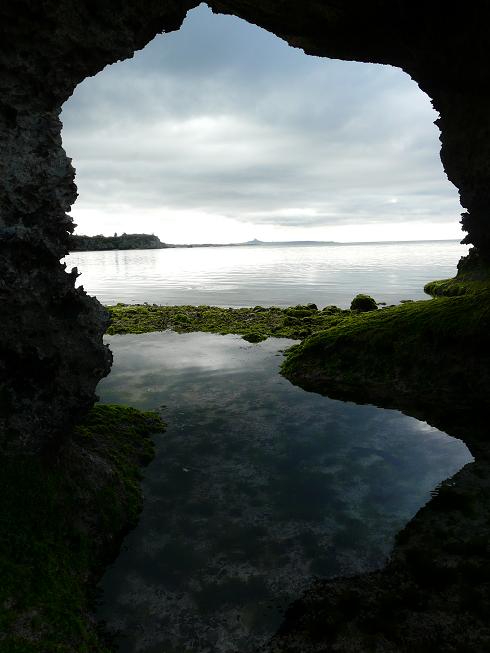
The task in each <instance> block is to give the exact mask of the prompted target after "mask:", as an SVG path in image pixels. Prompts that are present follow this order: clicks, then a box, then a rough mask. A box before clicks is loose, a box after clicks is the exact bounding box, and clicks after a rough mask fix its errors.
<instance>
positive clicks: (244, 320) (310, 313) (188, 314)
mask: <svg viewBox="0 0 490 653" xmlns="http://www.w3.org/2000/svg"><path fill="white" fill-rule="evenodd" d="M107 309H108V310H109V312H110V314H111V318H112V320H111V324H110V326H109V328H108V331H107V332H108V333H109V334H111V335H113V334H117V333H147V332H150V331H164V330H166V329H172V330H174V331H177V332H179V333H189V332H192V331H204V332H209V333H220V334H229V333H235V334H240V335H243V336H244V337H245V339H246V340H249V342H260V340H264V339H265V338H268V337H270V336H275V337H282V338H293V339H298V338H305V337H306V336H308V335H310V334H312V333H316V332H317V331H321V330H322V329H325V328H327V327H329V326H332V325H333V324H337V323H338V322H339V321H341V320H343V319H345V318H346V317H347V316H348V315H349V314H350V311H343V310H342V309H340V308H337V307H336V306H329V307H327V308H326V309H324V310H323V311H319V310H318V309H317V307H316V305H315V304H307V305H301V306H291V307H288V308H277V307H275V306H272V307H269V308H265V307H263V306H255V307H254V308H222V307H219V306H157V305H153V306H149V305H146V304H145V305H138V304H134V305H124V304H117V305H116V306H108V307H107ZM259 336H260V340H258V339H257V338H259ZM250 338H252V340H250Z"/></svg>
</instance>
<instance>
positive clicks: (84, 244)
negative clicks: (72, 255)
mask: <svg viewBox="0 0 490 653" xmlns="http://www.w3.org/2000/svg"><path fill="white" fill-rule="evenodd" d="M68 245H69V250H70V252H90V251H94V250H104V249H163V248H164V247H168V245H166V244H165V243H162V241H161V240H160V238H158V236H153V235H150V234H121V235H120V236H118V235H117V234H114V236H102V235H101V234H99V235H98V236H75V235H72V236H70V240H69V243H68Z"/></svg>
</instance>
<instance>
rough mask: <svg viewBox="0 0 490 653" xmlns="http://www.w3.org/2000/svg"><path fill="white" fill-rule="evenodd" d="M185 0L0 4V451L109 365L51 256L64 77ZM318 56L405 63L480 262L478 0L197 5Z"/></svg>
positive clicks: (483, 135) (488, 132)
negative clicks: (427, 106)
mask: <svg viewBox="0 0 490 653" xmlns="http://www.w3.org/2000/svg"><path fill="white" fill-rule="evenodd" d="M198 4H199V2H198V1H197V0H141V1H140V2H138V3H128V2H125V1H124V0H44V1H43V2H42V3H39V2H35V1H34V0H16V1H15V2H13V1H12V0H10V1H9V0H7V2H5V3H2V5H1V6H0V32H1V52H0V311H1V329H2V337H1V339H0V446H2V447H3V448H5V449H6V450H8V451H15V450H19V449H20V450H22V451H24V452H29V453H36V452H42V451H44V450H46V449H49V448H51V447H56V446H57V445H58V444H59V443H60V442H61V441H62V440H63V438H64V437H66V435H67V433H69V431H70V428H71V426H72V425H73V424H74V422H75V421H76V420H77V419H78V418H79V417H80V416H81V415H82V414H83V413H84V412H86V411H87V409H88V408H89V407H90V406H91V404H92V403H93V400H94V391H95V386H96V384H97V382H98V381H99V379H100V378H102V376H104V375H105V374H107V373H108V371H109V369H110V364H111V356H110V352H109V351H108V350H107V349H106V348H105V347H104V345H103V343H102V335H103V332H104V330H105V327H106V322H107V317H106V314H105V311H104V310H103V308H102V307H101V306H100V304H98V302H97V301H96V300H95V299H92V298H89V297H88V296H87V295H86V294H85V293H84V292H83V291H82V290H79V289H75V288H74V282H75V278H76V275H74V274H67V273H66V272H65V270H64V269H63V268H62V266H61V265H60V259H61V258H62V257H63V256H64V255H65V253H66V251H67V236H68V234H69V233H70V232H71V231H72V229H73V227H72V224H71V220H70V218H69V217H67V215H66V212H67V211H68V210H69V208H70V206H71V204H72V203H73V202H74V200H75V198H76V187H75V185H74V170H73V168H72V166H71V160H70V159H69V158H68V157H67V156H66V154H65V152H64V150H63V148H62V143H61V136H60V130H61V123H60V121H59V113H60V110H61V106H62V104H63V103H64V102H65V100H66V99H67V98H68V97H69V96H70V95H71V93H72V92H73V90H74V88H75V87H76V85H77V84H78V83H79V82H81V81H82V80H83V79H84V78H85V77H87V76H90V75H94V74H96V73H97V72H98V71H100V70H101V69H102V68H103V67H104V66H106V65H107V64H110V63H113V62H115V61H118V60H120V59H125V58H128V57H131V56H132V55H133V53H134V52H135V51H136V50H138V49H141V48H142V47H144V46H145V45H146V44H147V43H148V42H149V41H150V40H151V39H152V38H153V37H154V36H155V35H156V34H157V33H160V32H162V31H164V32H168V31H172V30H176V29H178V28H179V27H180V25H181V24H182V22H183V20H184V18H185V15H186V13H187V11H188V10H189V9H191V8H193V7H195V6H197V5H198ZM208 5H209V6H210V7H211V8H212V9H213V10H214V11H216V12H222V13H231V14H234V15H236V16H239V17H241V18H243V19H245V20H247V21H249V22H252V23H255V24H257V25H259V26H261V27H263V28H265V29H267V30H269V31H271V32H273V33H275V34H276V35H278V36H279V37H281V38H283V39H284V40H286V41H287V42H288V43H289V44H291V45H292V46H295V47H300V48H303V49H304V50H305V52H306V53H307V54H314V55H317V56H322V57H331V58H339V59H346V60H356V61H361V62H372V63H384V64H391V65H394V66H398V67H400V68H402V69H403V70H405V71H406V72H407V73H408V74H409V75H410V76H411V77H412V78H413V79H414V80H415V81H416V82H417V83H418V84H419V86H420V87H421V88H422V89H423V90H424V91H425V92H426V93H427V94H428V95H429V96H430V98H431V99H432V102H433V105H434V107H435V109H436V110H437V111H438V112H439V114H440V118H439V120H438V121H437V124H438V126H439V128H440V130H441V142H442V150H441V159H442V163H443V166H444V169H445V171H446V173H447V175H448V177H449V179H450V180H451V181H452V182H453V183H454V184H455V185H456V186H457V188H458V189H459V192H460V197H461V204H462V206H463V207H464V209H465V210H466V211H465V212H464V213H463V217H462V225H463V229H464V230H465V231H466V232H467V236H466V242H468V243H472V244H473V245H474V246H475V253H476V254H477V256H478V257H480V259H483V260H485V261H489V260H490V226H489V225H488V217H487V216H488V212H489V208H490V163H489V162H490V93H489V92H488V85H489V81H490V79H489V78H490V67H489V66H488V49H487V25H488V19H489V18H490V9H489V8H488V7H486V6H483V5H482V4H481V3H478V2H476V1H473V2H467V3H466V5H465V6H464V8H463V7H462V6H461V5H455V6H450V5H449V4H447V3H444V2H443V1H442V0H431V1H430V2H426V3H413V2H408V0H398V1H397V2H393V1H392V0H377V1H375V2H370V3H367V2H365V1H364V0H350V1H348V2H341V1H340V0H331V1H327V2H322V1H320V0H303V2H295V1H294V0H263V1H260V2H259V1H258V0H234V1H233V2H232V1H231V0H222V1H221V0H209V1H208Z"/></svg>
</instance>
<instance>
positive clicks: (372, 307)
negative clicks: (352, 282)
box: [350, 293, 378, 313]
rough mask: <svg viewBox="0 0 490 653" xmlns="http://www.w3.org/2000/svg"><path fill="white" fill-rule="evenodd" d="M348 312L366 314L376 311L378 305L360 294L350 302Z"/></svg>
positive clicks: (370, 298)
mask: <svg viewBox="0 0 490 653" xmlns="http://www.w3.org/2000/svg"><path fill="white" fill-rule="evenodd" d="M350 310H351V311H358V312H359V313H367V312H368V311H377V310H378V305H377V304H376V302H375V301H374V299H373V298H372V297H370V296H369V295H363V294H362V293H360V294H359V295H356V296H355V297H354V299H353V300H352V302H351V305H350Z"/></svg>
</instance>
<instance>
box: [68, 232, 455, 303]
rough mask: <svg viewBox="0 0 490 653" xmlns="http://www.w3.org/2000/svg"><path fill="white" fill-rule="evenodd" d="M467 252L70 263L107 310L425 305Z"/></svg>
mask: <svg viewBox="0 0 490 653" xmlns="http://www.w3.org/2000/svg"><path fill="white" fill-rule="evenodd" d="M467 251H468V248H467V247H464V246H462V245H460V244H459V243H458V242H455V241H439V242H425V243H424V242H423V243H396V244H383V243H379V244H364V245H342V246H307V247H304V246H258V247H217V248H214V247H211V248H193V249H160V250H132V251H131V250H129V251H107V252H79V253H73V254H70V255H69V256H68V257H67V258H66V259H65V260H66V263H67V267H68V269H70V268H72V267H77V268H78V270H79V272H81V273H82V275H81V277H80V279H79V284H82V285H83V286H84V288H85V289H86V290H87V292H88V293H89V294H90V295H96V296H97V297H98V298H99V300H100V301H101V302H102V303H103V304H116V303H117V302H125V303H143V302H149V303H154V304H170V305H172V304H196V305H198V304H211V305H215V306H255V305H258V304H260V305H264V306H273V305H275V306H290V305H294V304H303V303H308V302H314V303H315V304H317V305H318V306H319V307H323V306H326V305H328V304H335V305H337V306H341V307H343V308H345V307H347V306H349V304H350V301H351V299H352V298H353V297H354V296H355V295H356V294H357V293H359V292H365V293H368V294H369V295H372V296H373V297H374V298H375V299H376V300H377V301H383V302H387V303H388V304H391V303H396V302H398V301H400V300H401V299H423V298H424V297H425V296H424V293H423V286H424V284H425V283H427V282H428V281H432V280H434V279H444V278H447V277H450V276H453V275H454V274H455V272H456V264H457V262H458V260H459V258H460V257H461V256H463V255H465V254H466V253H467Z"/></svg>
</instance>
